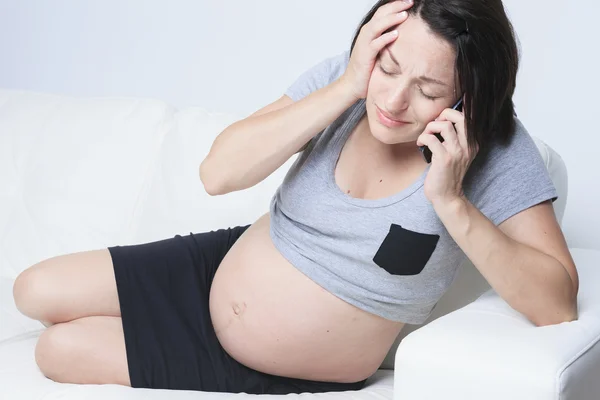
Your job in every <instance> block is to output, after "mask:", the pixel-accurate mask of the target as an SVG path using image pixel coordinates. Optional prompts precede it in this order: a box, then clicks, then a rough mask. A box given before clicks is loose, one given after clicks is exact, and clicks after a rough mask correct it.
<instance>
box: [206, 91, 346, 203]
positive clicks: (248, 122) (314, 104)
mask: <svg viewBox="0 0 600 400" xmlns="http://www.w3.org/2000/svg"><path fill="white" fill-rule="evenodd" d="M355 101H356V99H355V98H354V97H353V95H352V94H351V92H350V91H349V90H348V86H347V85H345V83H344V82H342V81H341V80H336V81H334V82H332V83H331V84H329V85H327V86H325V87H324V88H322V89H319V90H317V91H315V92H313V93H311V94H310V95H308V96H307V97H305V98H303V99H302V100H300V101H298V102H296V103H293V104H291V105H289V106H286V107H283V108H281V109H278V110H275V111H272V112H269V113H266V114H262V115H257V116H251V117H248V118H246V119H244V120H241V121H238V122H236V123H234V124H232V125H231V126H229V127H228V128H227V129H225V130H224V131H223V132H222V133H221V134H220V135H219V136H218V137H217V139H216V140H215V141H214V143H213V145H212V148H211V150H210V153H209V154H208V156H207V157H206V159H205V160H204V161H203V163H202V166H201V175H202V174H203V175H204V177H203V181H205V180H206V181H212V186H213V187H214V186H217V187H218V188H219V189H218V192H220V193H227V192H231V191H235V190H241V189H246V188H249V187H252V186H254V185H256V184H257V183H259V182H261V181H262V180H263V179H265V178H266V177H267V176H269V175H270V174H272V173H273V172H274V171H275V170H276V169H277V168H279V167H280V166H281V165H283V164H284V163H285V162H286V161H287V160H288V159H289V158H290V157H291V156H292V155H294V153H296V152H298V151H299V150H300V149H301V148H302V146H304V145H305V144H306V143H307V142H308V141H309V140H310V139H312V138H313V137H314V136H315V135H316V134H317V133H319V132H321V131H322V130H324V129H325V128H326V127H327V126H328V125H330V124H331V123H332V122H333V121H335V120H336V119H337V118H338V117H339V116H340V115H341V114H342V113H343V112H344V111H346V110H347V109H348V108H349V107H350V106H351V105H352V104H353V103H354V102H355Z"/></svg>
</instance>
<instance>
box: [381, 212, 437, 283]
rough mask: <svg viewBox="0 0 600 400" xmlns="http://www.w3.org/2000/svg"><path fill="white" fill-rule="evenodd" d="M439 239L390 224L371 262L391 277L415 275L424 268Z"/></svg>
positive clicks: (435, 236)
mask: <svg viewBox="0 0 600 400" xmlns="http://www.w3.org/2000/svg"><path fill="white" fill-rule="evenodd" d="M439 239H440V236H439V235H430V234H427V233H419V232H413V231H409V230H408V229H404V228H403V227H401V226H400V225H396V224H392V225H391V226H390V231H389V232H388V234H387V236H386V237H385V239H384V240H383V242H382V243H381V246H380V247H379V250H377V254H375V257H373V261H374V262H375V264H377V265H379V266H380V267H381V268H383V269H385V270H386V271H387V272H389V273H390V274H392V275H417V274H419V273H421V271H423V268H425V265H426V264H427V261H429V258H431V255H432V254H433V251H434V250H435V246H436V245H437V242H438V240H439Z"/></svg>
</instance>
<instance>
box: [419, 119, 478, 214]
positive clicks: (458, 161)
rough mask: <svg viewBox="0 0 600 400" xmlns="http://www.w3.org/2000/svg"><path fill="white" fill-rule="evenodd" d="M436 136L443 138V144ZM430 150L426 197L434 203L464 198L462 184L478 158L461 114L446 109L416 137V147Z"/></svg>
mask: <svg viewBox="0 0 600 400" xmlns="http://www.w3.org/2000/svg"><path fill="white" fill-rule="evenodd" d="M434 133H439V134H441V135H442V137H443V138H444V142H443V143H442V142H440V141H439V140H438V138H436V137H435V135H434ZM423 145H425V146H428V147H429V150H431V154H432V157H431V168H430V169H429V172H428V173H427V177H426V179H425V184H424V190H425V196H426V197H427V198H428V199H429V201H430V202H431V203H433V204H436V203H439V202H448V201H453V200H455V199H457V198H463V197H464V193H463V188H462V182H463V179H464V177H465V174H466V173H467V170H468V169H469V166H470V165H471V163H472V162H473V159H475V156H476V155H477V151H479V149H478V148H477V151H476V152H475V154H470V152H469V147H468V145H467V135H466V127H465V118H464V115H463V113H462V112H460V111H457V110H453V109H451V108H447V109H445V110H444V111H442V113H441V114H440V116H439V117H438V118H437V119H436V120H435V121H433V122H430V123H429V124H427V127H426V128H425V131H423V133H422V134H421V135H419V137H418V138H417V146H423Z"/></svg>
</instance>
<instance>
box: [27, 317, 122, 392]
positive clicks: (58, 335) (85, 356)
mask: <svg viewBox="0 0 600 400" xmlns="http://www.w3.org/2000/svg"><path fill="white" fill-rule="evenodd" d="M35 361H36V363H37V365H38V367H39V369H40V370H41V371H42V373H43V374H44V376H46V377H48V378H50V379H52V380H53V381H56V382H61V383H77V384H110V383H112V384H120V385H126V386H131V383H130V380H129V371H128V367H127V356H126V350H125V343H124V337H123V330H122V322H121V318H119V317H85V318H81V319H76V320H73V321H70V322H65V323H59V324H56V325H53V326H52V327H50V328H48V329H46V330H45V331H44V332H43V333H42V335H41V336H40V337H39V339H38V342H37V344H36V347H35Z"/></svg>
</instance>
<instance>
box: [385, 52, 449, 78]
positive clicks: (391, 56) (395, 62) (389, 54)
mask: <svg viewBox="0 0 600 400" xmlns="http://www.w3.org/2000/svg"><path fill="white" fill-rule="evenodd" d="M385 51H386V53H387V55H388V56H389V57H390V58H391V59H392V62H393V63H394V64H396V66H397V67H398V68H400V69H402V68H401V67H400V63H399V62H398V60H396V58H395V57H394V55H393V54H392V52H391V51H390V49H389V48H388V47H386V48H385ZM419 79H420V80H422V81H425V82H429V83H436V84H438V85H442V86H448V84H446V83H444V82H442V81H438V80H437V79H433V78H430V77H428V76H420V77H419Z"/></svg>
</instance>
